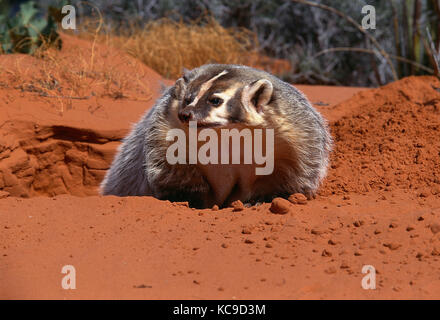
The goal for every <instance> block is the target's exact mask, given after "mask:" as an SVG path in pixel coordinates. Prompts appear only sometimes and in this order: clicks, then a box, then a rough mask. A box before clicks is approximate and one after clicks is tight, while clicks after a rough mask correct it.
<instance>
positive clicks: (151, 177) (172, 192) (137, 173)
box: [101, 64, 332, 207]
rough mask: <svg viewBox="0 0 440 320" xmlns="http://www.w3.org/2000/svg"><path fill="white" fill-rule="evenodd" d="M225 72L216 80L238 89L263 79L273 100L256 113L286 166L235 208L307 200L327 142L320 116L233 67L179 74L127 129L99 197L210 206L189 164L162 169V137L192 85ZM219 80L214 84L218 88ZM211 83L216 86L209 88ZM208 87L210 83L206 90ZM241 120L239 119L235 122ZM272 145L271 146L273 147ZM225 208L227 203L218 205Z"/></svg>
mask: <svg viewBox="0 0 440 320" xmlns="http://www.w3.org/2000/svg"><path fill="white" fill-rule="evenodd" d="M224 70H227V71H228V74H227V75H226V76H225V77H223V78H224V79H223V80H222V81H229V83H230V82H231V81H234V82H236V83H237V82H238V83H240V84H242V86H243V87H244V86H245V85H250V84H252V83H255V81H257V80H260V79H267V80H269V81H270V82H271V83H272V85H273V94H272V98H271V100H270V102H269V105H268V108H267V110H265V111H264V115H263V116H264V121H265V126H267V127H270V128H273V129H274V130H275V140H276V141H277V142H276V145H283V146H284V147H283V148H284V149H283V150H282V151H283V153H284V154H286V155H288V159H281V160H279V161H278V162H277V160H275V171H274V173H273V174H272V175H270V176H267V177H266V178H265V179H266V180H265V181H263V183H262V184H260V185H266V186H270V188H269V189H267V188H256V189H255V190H254V192H253V194H252V195H251V196H249V197H248V198H246V199H240V200H242V201H243V202H256V201H270V200H271V199H272V198H274V197H276V196H288V195H290V194H292V193H295V192H301V193H303V194H305V195H307V196H308V197H313V196H314V195H315V193H316V191H317V189H318V187H319V184H320V183H321V181H322V179H323V178H324V177H325V175H326V171H327V166H328V157H329V152H330V150H331V145H332V139H331V136H330V133H329V130H328V126H327V124H326V122H325V120H324V119H323V118H322V117H321V115H320V114H319V113H318V112H317V111H316V110H315V109H314V108H313V107H312V106H311V104H310V103H309V101H308V100H307V99H306V98H305V97H304V95H303V94H302V93H301V92H300V91H298V90H297V89H296V88H295V87H293V86H292V85H290V84H288V83H286V82H283V81H281V80H280V79H278V78H276V77H274V76H273V75H271V74H269V73H266V72H264V71H260V70H256V69H253V68H250V67H246V66H240V65H218V64H210V65H204V66H201V67H199V68H196V69H193V70H191V71H186V72H185V74H184V76H183V77H182V78H180V79H179V80H178V81H177V82H176V84H175V85H174V86H172V87H170V88H168V89H166V91H165V92H164V93H163V95H162V97H161V98H159V99H158V100H157V102H156V104H155V105H154V106H153V108H152V109H151V110H150V111H149V112H147V113H146V114H145V115H144V116H143V117H142V118H141V120H140V121H139V122H138V123H137V124H136V125H135V126H134V127H133V129H132V131H131V133H130V134H129V135H128V136H127V137H126V138H125V139H124V140H123V143H122V145H121V146H120V148H119V151H118V153H117V155H116V157H115V159H114V161H113V163H112V165H111V167H110V169H109V170H108V172H107V174H106V177H105V179H104V181H103V182H102V184H101V192H102V194H104V195H118V196H144V195H149V196H154V197H156V198H159V199H168V200H171V201H189V202H190V204H191V206H195V207H205V206H207V205H212V201H209V199H212V195H211V193H212V190H211V186H210V185H209V183H208V182H207V179H206V178H205V177H204V176H203V174H202V172H201V170H200V169H199V168H198V167H197V165H189V164H188V165H170V164H168V163H167V161H166V157H165V155H166V150H167V147H168V146H169V145H170V144H171V142H168V141H166V139H165V137H166V134H167V131H168V130H169V129H172V128H179V127H180V125H181V123H180V121H179V119H178V117H177V113H176V108H175V107H173V106H176V105H177V110H179V109H180V108H182V104H184V103H183V101H184V100H185V97H186V96H188V94H190V93H194V92H197V90H198V88H199V87H200V84H201V83H203V82H204V81H207V80H208V79H210V78H212V77H213V76H215V75H216V74H218V73H220V72H222V71H224ZM221 79H222V78H220V79H219V80H218V81H219V82H221V81H220V80H221ZM216 83H217V81H216ZM214 85H215V84H214ZM229 108H230V110H231V114H234V121H242V122H244V125H246V123H245V122H246V120H245V119H244V118H240V112H238V111H240V110H239V109H241V108H242V106H241V105H240V101H239V99H234V101H232V102H231V105H230V106H229ZM240 119H241V120H240ZM277 143H278V144H277ZM218 204H219V205H227V204H228V203H218Z"/></svg>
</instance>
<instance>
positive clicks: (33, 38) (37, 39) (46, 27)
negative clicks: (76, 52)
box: [0, 1, 61, 54]
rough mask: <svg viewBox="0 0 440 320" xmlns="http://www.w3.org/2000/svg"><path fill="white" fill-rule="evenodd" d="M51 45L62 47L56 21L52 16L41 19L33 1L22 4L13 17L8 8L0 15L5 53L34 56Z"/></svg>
mask: <svg viewBox="0 0 440 320" xmlns="http://www.w3.org/2000/svg"><path fill="white" fill-rule="evenodd" d="M51 44H55V45H56V46H58V47H61V39H60V38H59V36H58V33H57V23H56V20H55V18H54V17H53V16H52V15H51V14H48V15H47V16H46V17H41V15H40V12H39V10H38V9H37V8H36V7H35V3H34V2H33V1H29V2H25V3H22V4H21V5H20V9H19V11H18V12H17V13H16V14H15V15H14V16H13V17H10V14H9V10H7V8H6V10H3V13H2V14H0V45H1V48H0V49H1V51H2V52H3V53H15V52H19V53H27V54H33V53H34V52H35V50H36V49H38V48H40V47H41V46H43V45H51Z"/></svg>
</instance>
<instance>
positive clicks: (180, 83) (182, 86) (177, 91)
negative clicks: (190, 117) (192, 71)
mask: <svg viewBox="0 0 440 320" xmlns="http://www.w3.org/2000/svg"><path fill="white" fill-rule="evenodd" d="M185 91H186V81H185V80H184V79H183V78H179V79H177V81H176V83H175V84H174V92H173V96H174V98H175V99H177V100H183V98H184V97H185Z"/></svg>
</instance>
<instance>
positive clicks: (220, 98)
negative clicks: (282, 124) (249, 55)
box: [175, 66, 273, 127]
mask: <svg viewBox="0 0 440 320" xmlns="http://www.w3.org/2000/svg"><path fill="white" fill-rule="evenodd" d="M197 71H198V69H195V70H193V71H191V72H188V73H187V74H184V76H183V77H182V78H180V79H179V80H177V81H176V84H175V92H176V97H177V98H178V99H179V107H178V110H177V113H178V118H179V120H180V121H181V122H182V124H184V125H186V124H188V123H189V121H196V122H197V126H198V127H226V126H229V125H231V124H234V123H242V124H246V125H257V124H258V122H259V123H261V122H262V121H263V115H264V109H265V108H266V107H267V105H268V104H269V102H270V100H271V97H272V93H273V86H272V83H271V82H270V81H269V80H266V79H260V78H256V79H253V78H249V77H243V76H242V75H240V72H241V73H243V71H242V70H240V69H239V68H235V69H234V68H230V69H227V68H225V69H223V68H220V69H219V66H215V67H213V70H207V71H206V70H204V72H200V73H199V72H197Z"/></svg>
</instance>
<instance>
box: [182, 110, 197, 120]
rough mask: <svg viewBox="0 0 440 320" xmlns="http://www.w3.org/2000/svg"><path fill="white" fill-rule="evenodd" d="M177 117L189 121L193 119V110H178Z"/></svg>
mask: <svg viewBox="0 0 440 320" xmlns="http://www.w3.org/2000/svg"><path fill="white" fill-rule="evenodd" d="M179 119H180V121H182V122H189V121H191V120H193V119H194V112H193V111H192V110H185V109H183V110H181V111H179Z"/></svg>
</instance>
